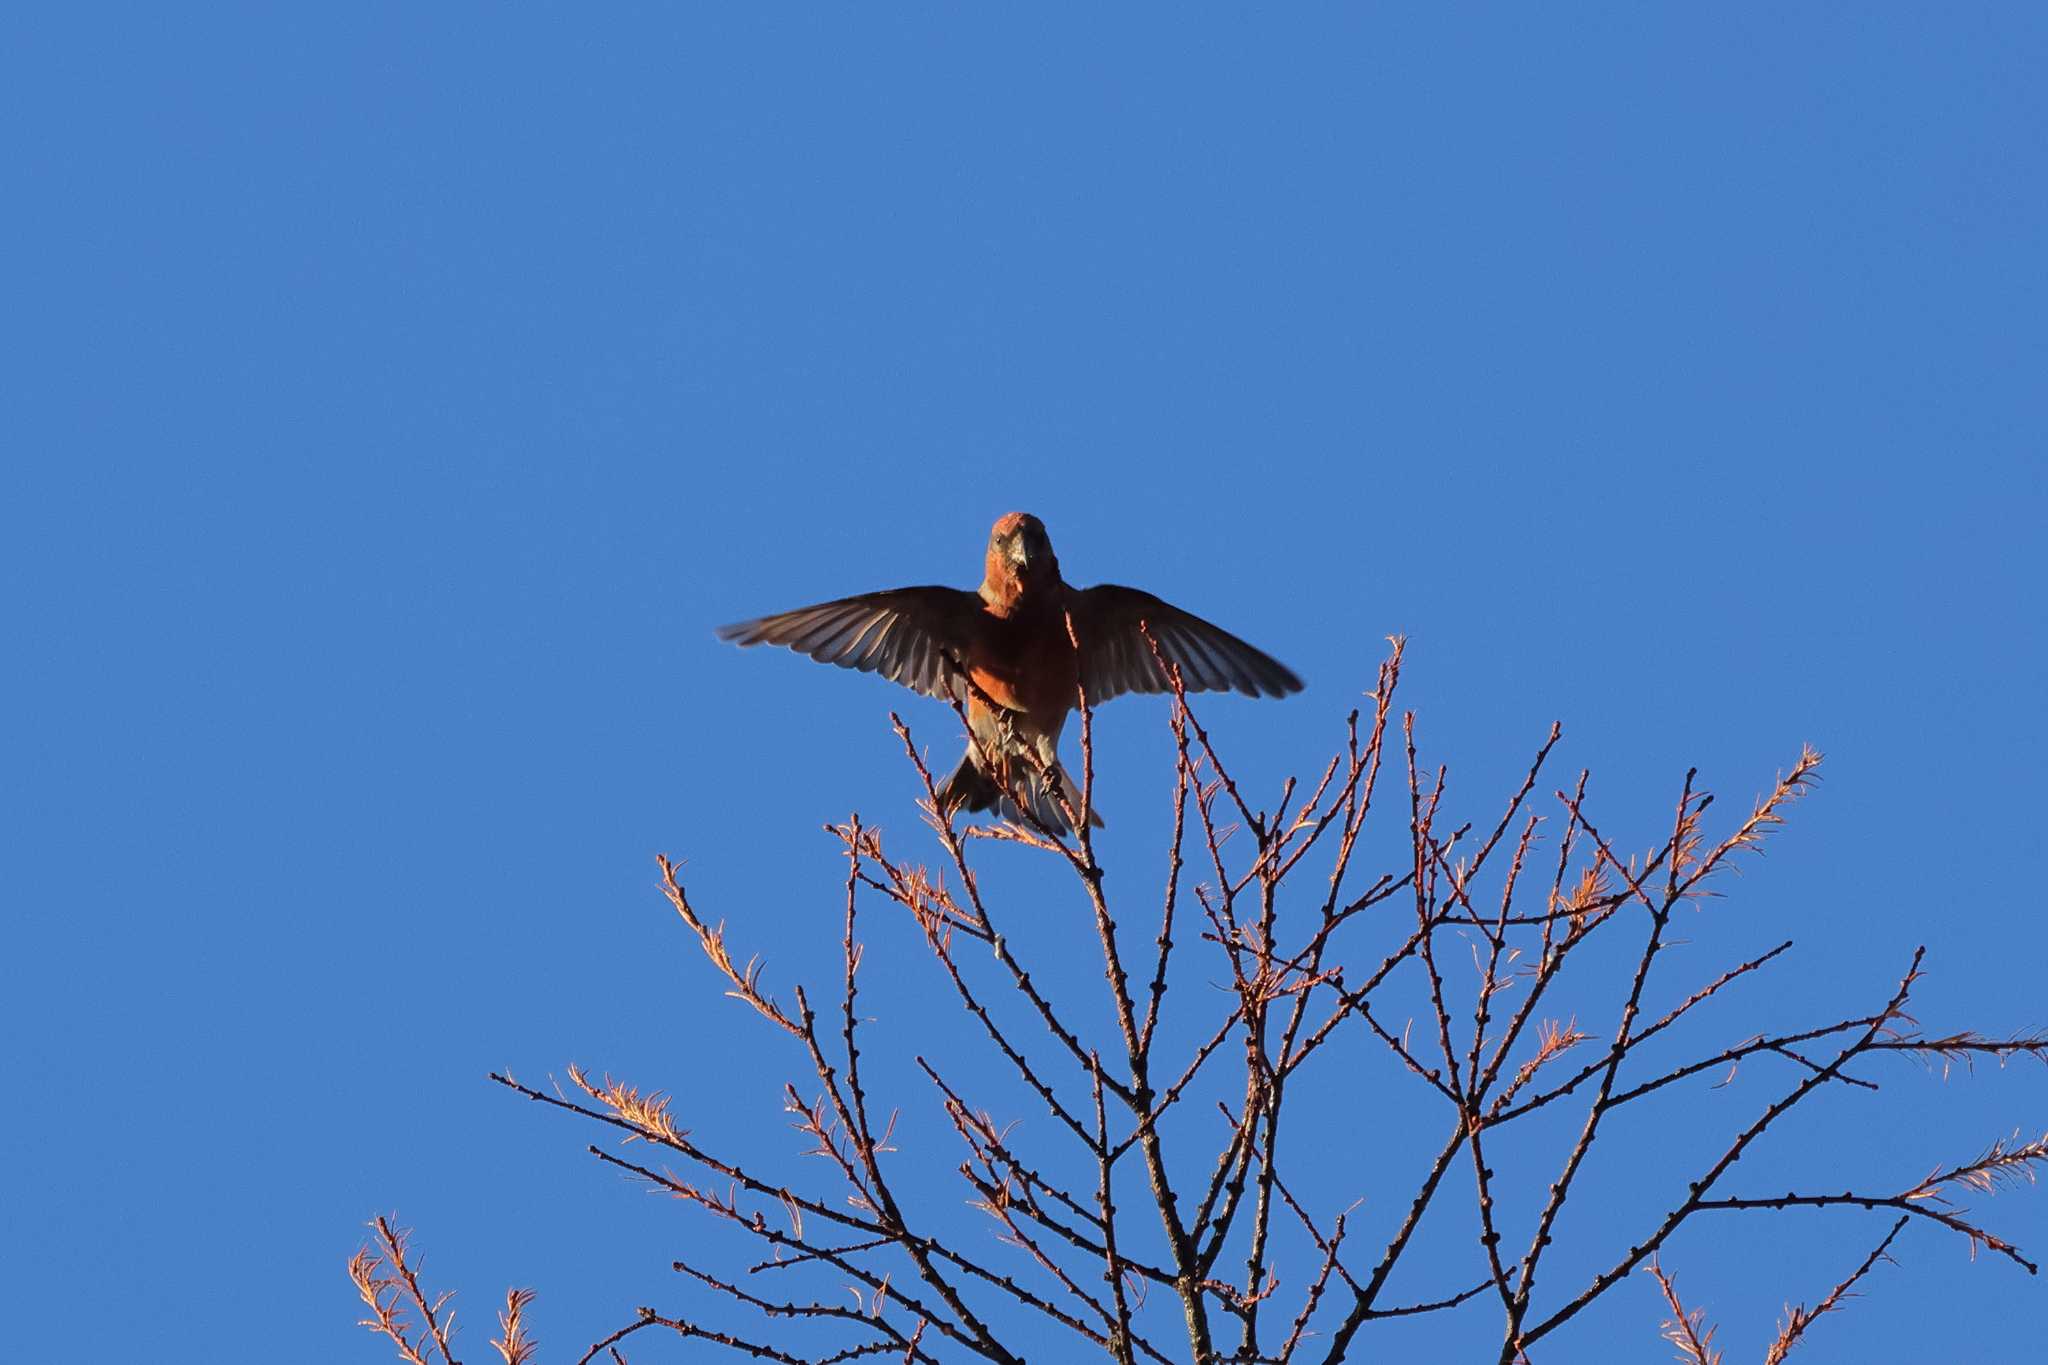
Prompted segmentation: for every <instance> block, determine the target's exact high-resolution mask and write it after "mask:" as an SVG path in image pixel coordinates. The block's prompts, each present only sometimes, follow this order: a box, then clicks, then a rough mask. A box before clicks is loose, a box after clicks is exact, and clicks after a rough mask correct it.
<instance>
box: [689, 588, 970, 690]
mask: <svg viewBox="0 0 2048 1365" xmlns="http://www.w3.org/2000/svg"><path fill="white" fill-rule="evenodd" d="M981 609H982V604H981V598H980V597H978V596H976V595H975V594H974V593H971V592H962V591H960V589H958V588H892V589H890V590H889V591H888V592H870V593H862V594H861V595H860V596H859V597H842V598H840V599H839V600H838V601H836V602H821V603H819V604H818V605H817V606H815V607H798V608H797V609H796V610H795V611H785V612H779V613H777V614H776V615H774V616H763V617H761V618H760V619H758V620H754V621H741V622H738V623H737V624H735V625H730V626H721V627H719V631H718V636H719V638H720V639H722V640H731V641H732V642H733V643H735V644H739V645H786V646H788V647H789V648H791V649H793V650H795V651H796V652H797V653H799V654H808V655H810V656H811V657H812V658H813V659H816V660H817V661H818V662H819V663H823V664H837V665H838V666H839V667H841V668H857V669H860V670H861V671H862V672H864V673H879V674H881V675H882V676H883V677H885V678H887V679H889V681H891V682H898V683H902V684H903V685H904V686H905V687H908V688H910V689H912V690H913V691H917V692H922V693H924V694H925V695H926V696H928V697H938V698H940V699H941V700H948V701H950V700H959V701H965V700H966V698H967V687H966V683H965V681H964V680H963V679H962V678H961V676H960V671H959V670H960V666H961V664H962V662H963V661H964V659H965V656H966V650H967V641H968V636H969V633H970V632H971V631H972V629H973V626H974V621H975V618H976V617H977V616H978V615H979V614H980V612H981Z"/></svg>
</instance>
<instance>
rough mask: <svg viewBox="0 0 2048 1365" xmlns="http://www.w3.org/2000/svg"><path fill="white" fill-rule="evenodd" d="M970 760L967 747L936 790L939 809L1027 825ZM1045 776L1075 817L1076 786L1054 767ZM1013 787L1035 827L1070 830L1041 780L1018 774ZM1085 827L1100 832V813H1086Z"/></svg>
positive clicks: (972, 756)
mask: <svg viewBox="0 0 2048 1365" xmlns="http://www.w3.org/2000/svg"><path fill="white" fill-rule="evenodd" d="M974 760H975V753H974V750H973V748H972V747H970V748H969V749H968V751H967V752H966V753H965V754H964V755H962V756H961V759H960V766H959V767H957V768H955V769H954V770H953V775H952V776H951V777H949V778H947V779H946V780H945V782H944V783H942V784H941V785H940V787H939V806H940V808H941V809H944V810H954V809H964V810H969V811H984V810H993V811H994V812H995V813H996V814H997V816H999V817H1000V818H1002V819H1005V820H1015V821H1018V822H1019V823H1024V824H1028V823H1029V821H1026V820H1025V819H1024V815H1023V812H1022V811H1020V810H1018V809H1017V803H1016V802H1014V801H1012V800H1011V799H1010V796H1009V793H1007V792H1005V791H1004V790H1003V789H1002V786H1001V784H999V783H998V782H997V781H996V780H995V779H994V778H993V777H990V776H989V775H988V774H987V773H985V772H983V771H982V770H981V766H980V765H979V764H977V763H976V762H975V761H974ZM1048 776H1049V777H1050V779H1051V782H1057V783H1058V784H1059V786H1060V788H1061V790H1062V791H1063V792H1064V794H1065V796H1066V798H1067V804H1068V805H1070V806H1072V807H1073V809H1074V812H1075V813H1076V814H1079V813H1080V810H1081V787H1080V784H1079V783H1077V782H1075V781H1074V780H1073V779H1072V778H1070V777H1068V776H1067V770H1066V769H1065V768H1062V767H1061V766H1060V765H1059V764H1057V763H1055V764H1053V766H1052V771H1051V773H1050V774H1049V775H1048ZM1017 785H1018V787H1019V788H1020V790H1019V792H1018V795H1020V796H1022V797H1023V798H1024V799H1025V800H1026V801H1028V802H1029V803H1030V805H1031V814H1032V815H1033V816H1034V817H1036V819H1037V820H1038V823H1039V824H1041V825H1044V826H1045V827H1046V828H1047V829H1055V830H1057V829H1071V828H1073V826H1072V825H1070V824H1069V823H1068V821H1067V816H1066V812H1065V811H1063V810H1061V809H1060V802H1059V798H1058V797H1056V796H1054V795H1053V792H1052V788H1051V784H1050V782H1048V781H1047V780H1046V779H1045V778H1041V777H1040V776H1039V775H1038V774H1037V773H1035V772H1033V773H1020V774H1019V776H1018V783H1017ZM1088 824H1089V826H1090V827H1091V828H1094V829H1101V828H1102V825H1103V821H1102V815H1101V813H1100V812H1099V811H1092V810H1091V811H1090V812H1088Z"/></svg>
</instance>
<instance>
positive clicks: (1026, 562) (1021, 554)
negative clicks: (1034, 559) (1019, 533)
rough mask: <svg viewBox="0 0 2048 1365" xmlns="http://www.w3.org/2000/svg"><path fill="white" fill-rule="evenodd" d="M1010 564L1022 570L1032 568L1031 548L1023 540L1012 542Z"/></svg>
mask: <svg viewBox="0 0 2048 1365" xmlns="http://www.w3.org/2000/svg"><path fill="white" fill-rule="evenodd" d="M1010 562H1011V563H1012V564H1015V565H1016V566H1017V567H1018V568H1020V569H1029V568H1030V567H1031V548H1030V547H1029V546H1027V545H1026V544H1025V543H1024V541H1023V540H1022V539H1021V538H1019V539H1017V540H1013V541H1011V542H1010Z"/></svg>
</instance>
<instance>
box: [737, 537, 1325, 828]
mask: <svg viewBox="0 0 2048 1365" xmlns="http://www.w3.org/2000/svg"><path fill="white" fill-rule="evenodd" d="M1070 620H1071V622H1072V633H1071V634H1069V630H1068V622H1069V621H1070ZM1147 631H1149V632H1150V634H1151V637H1152V641H1154V642H1156V643H1157V645H1158V654H1157V655H1156V656H1155V655H1154V653H1153V649H1152V645H1151V644H1149V643H1147V641H1146V638H1145V635H1146V632H1147ZM718 635H719V637H720V638H721V639H724V640H728V641H731V642H733V643H735V644H738V645H741V646H748V645H783V646H787V647H788V648H790V649H793V650H795V651H796V652H798V653H799V654H805V655H809V656H810V657H811V658H813V659H815V660H817V661H818V662H820V663H828V664H836V665H837V666H839V667H840V668H852V669H859V670H861V671H863V672H868V673H879V674H880V675H881V676H883V677H885V678H887V679H889V680H890V681H891V682H896V683H901V684H902V685H903V686H905V687H908V688H910V689H911V690H912V691H915V692H920V693H923V694H924V695H926V696H928V697H936V698H939V699H941V700H944V701H952V702H957V703H960V704H961V705H963V706H964V707H965V708H966V712H967V722H968V731H969V736H970V738H969V741H968V745H967V752H966V754H965V755H964V756H963V757H962V758H961V760H960V764H959V766H958V767H957V768H955V769H954V771H953V774H952V776H950V777H948V778H947V779H946V781H945V782H944V783H943V784H942V785H941V786H939V787H938V788H937V797H938V805H939V807H940V809H941V810H942V811H944V812H946V813H948V814H950V813H951V812H953V811H955V810H958V809H961V808H965V809H966V810H968V811H977V812H978V811H988V810H993V811H994V812H995V813H996V815H997V817H998V818H999V819H1007V820H1011V821H1019V822H1021V818H1022V812H1021V810H1020V808H1019V803H1018V801H1017V799H1015V798H1019V797H1021V798H1022V802H1023V804H1024V805H1025V806H1028V807H1029V810H1030V815H1031V817H1032V819H1033V820H1034V821H1035V822H1036V823H1037V824H1038V825H1040V826H1041V827H1042V828H1044V829H1047V830H1055V829H1065V830H1073V829H1074V828H1075V826H1074V822H1073V821H1072V820H1071V819H1070V818H1069V817H1068V815H1067V814H1066V811H1065V810H1063V809H1062V803H1061V800H1060V798H1061V797H1064V798H1065V806H1066V808H1067V809H1071V810H1073V811H1076V812H1078V811H1079V810H1080V808H1081V798H1080V795H1079V792H1078V789H1077V788H1076V787H1075V786H1074V784H1073V782H1072V781H1071V779H1069V777H1068V776H1067V773H1066V770H1065V769H1064V768H1062V767H1061V766H1060V762H1059V739H1060V731H1061V729H1062V728H1064V726H1065V725H1066V721H1067V716H1068V715H1069V714H1070V713H1071V712H1072V711H1073V710H1074V709H1075V707H1076V705H1077V694H1078V691H1079V690H1080V689H1083V688H1085V689H1086V692H1087V698H1088V705H1089V706H1090V707H1091V708H1093V707H1094V706H1096V705H1098V704H1100V703H1102V702H1106V701H1108V700H1110V699H1111V698H1112V697H1117V696H1120V695H1122V694H1124V693H1126V692H1170V691H1172V690H1173V683H1172V680H1171V678H1170V677H1169V675H1168V673H1167V672H1166V670H1165V668H1164V667H1162V664H1161V660H1162V659H1163V660H1165V661H1166V662H1167V663H1171V664H1174V665H1177V666H1178V668H1179V670H1180V675H1181V683H1182V688H1183V690H1184V691H1188V692H1222V691H1237V692H1242V693H1244V694H1245V695H1246V696H1252V697H1257V696H1268V697H1282V696H1286V695H1287V694H1289V693H1292V692H1299V691H1300V690H1301V687H1302V683H1301V679H1300V678H1299V677H1297V676H1296V675H1295V674H1294V672H1293V670H1291V669H1289V668H1288V667H1287V666H1286V665H1285V664H1282V663H1280V662H1279V661H1278V660H1276V659H1274V658H1273V657H1272V656H1271V655H1268V654H1266V653H1263V652H1262V651H1260V650H1258V649H1255V648H1253V647H1252V646H1251V645H1249V644H1246V643H1245V642H1244V641H1243V640H1240V639H1238V638H1237V637H1236V636H1235V635H1232V634H1231V633H1230V632H1229V631H1226V630H1223V629H1222V628H1220V627H1218V626H1213V625H1211V624H1210V623H1209V622H1207V621H1204V620H1203V619H1202V618H1201V617H1199V616H1196V615H1194V614H1193V613H1191V612H1187V611H1183V610H1181V609H1180V608H1179V607H1176V606H1173V605H1171V604H1169V603H1167V602H1164V601H1162V600H1160V599H1159V598H1157V597H1155V596H1153V595H1152V594H1151V593H1149V592H1144V591H1141V590H1140V589H1137V588H1126V587H1120V586H1118V585H1116V584H1113V583H1105V584H1101V585H1099V586H1097V587H1093V588H1076V587H1072V586H1070V585H1069V584H1068V583H1067V582H1066V580H1065V579H1063V578H1062V577H1061V576H1060V562H1059V559H1058V557H1057V556H1055V555H1054V554H1053V549H1052V540H1051V538H1050V537H1049V536H1048V535H1047V534H1046V530H1045V523H1044V522H1042V521H1040V520H1039V519H1038V518H1037V517H1035V516H1033V515H1032V514H1030V513H1029V512H1010V513H1007V514H1005V515H1004V516H1002V517H999V518H998V519H997V520H996V523H995V525H994V526H993V527H992V528H991V529H990V531H989V537H988V553H987V556H986V558H985V560H984V563H983V576H982V581H981V586H980V587H979V588H978V589H976V590H975V591H973V592H968V591H965V590H962V589H959V588H950V587H912V588H890V589H887V590H885V591H882V592H870V593H862V594H860V595H858V596H855V597H842V598H838V599H836V600H834V601H831V602H821V603H819V604H818V605H816V606H810V607H799V608H797V609H796V610H794V611H785V612H778V613H776V614H775V615H773V616H762V617H758V618H756V619H754V620H751V621H740V622H736V623H734V624H732V625H729V626H723V627H720V628H719V630H718ZM1090 823H1091V824H1093V825H1098V826H1099V825H1101V824H1102V823H1103V822H1102V819H1101V817H1100V816H1099V815H1093V816H1092V818H1091V822H1090Z"/></svg>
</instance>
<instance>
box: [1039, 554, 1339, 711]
mask: <svg viewBox="0 0 2048 1365" xmlns="http://www.w3.org/2000/svg"><path fill="white" fill-rule="evenodd" d="M1071 602H1072V610H1073V613H1074V631H1075V634H1077V635H1078V636H1079V637H1080V640H1081V681H1082V684H1083V685H1084V686H1085V687H1086V688H1087V689H1088V701H1089V703H1090V704H1091V705H1093V704H1094V703H1096V702H1104V701H1108V700H1109V699H1110V698H1111V697H1115V696H1120V695H1122V694H1123V693H1125V692H1171V691H1172V690H1173V684H1172V683H1171V682H1169V681H1168V680H1167V676H1166V673H1165V671H1164V670H1163V669H1161V668H1160V666H1159V660H1158V659H1157V658H1154V657H1153V654H1152V647H1151V646H1150V645H1148V644H1146V643H1145V636H1144V634H1143V632H1142V631H1141V630H1140V629H1139V623H1140V622H1143V623H1144V625H1145V626H1146V627H1147V628H1149V629H1150V630H1151V632H1152V638H1153V640H1155V641H1157V642H1158V645H1159V653H1160V654H1161V655H1163V656H1164V657H1165V658H1166V659H1167V661H1168V662H1170V663H1173V664H1177V665H1179V667H1180V678H1181V686H1182V687H1184V688H1186V689H1187V690H1188V691H1190V692H1229V691H1237V692H1242V693H1244V694H1245V695H1246V696H1248V697H1260V696H1264V697H1284V696H1286V695H1287V694H1288V693H1289V692H1299V691H1301V679H1300V678H1297V677H1295V676H1294V672H1293V670H1292V669H1290V668H1288V667H1287V665H1285V664H1283V663H1281V662H1280V661H1279V660H1277V659H1275V658H1273V657H1272V656H1271V655H1269V654H1265V653H1263V652H1261V651H1259V650H1257V649H1254V648H1252V646H1250V645H1248V644H1246V643H1245V642H1244V641H1242V640H1240V639H1238V638H1237V637H1236V636H1235V635H1232V634H1231V633H1230V632H1229V631H1227V630H1224V629H1222V628H1221V627H1218V626H1212V625H1210V624H1209V623H1208V622H1207V621H1204V620H1203V619H1202V618H1201V617H1199V616H1195V615H1192V614H1190V613H1188V612H1185V611H1182V610H1181V609H1180V608H1179V607H1176V606H1172V605H1170V604H1168V603H1166V602H1162V601H1160V600H1159V599H1158V598H1156V597H1154V596H1153V595H1152V594H1151V593H1149V592H1140V591H1138V590H1137V589H1136V588H1120V587H1117V586H1116V585H1114V584H1110V583H1105V584H1103V585H1102V586H1101V587H1099V588H1088V589H1085V590H1082V591H1078V592H1075V593H1074V594H1073V597H1072V599H1071Z"/></svg>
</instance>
